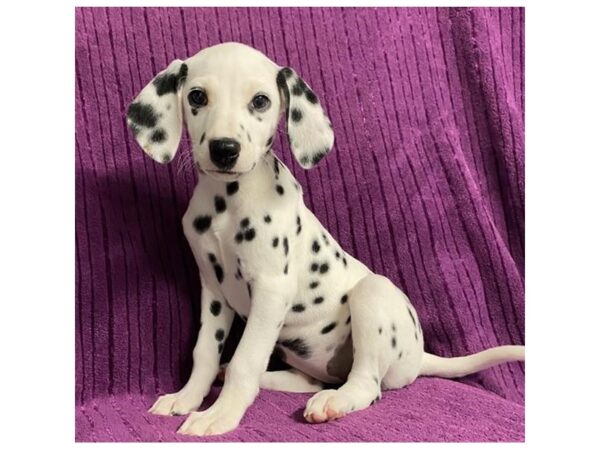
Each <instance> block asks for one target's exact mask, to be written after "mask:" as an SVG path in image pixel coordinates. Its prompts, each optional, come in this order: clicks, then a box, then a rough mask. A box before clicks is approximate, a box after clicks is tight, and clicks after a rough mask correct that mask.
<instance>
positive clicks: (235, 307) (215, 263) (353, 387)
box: [127, 43, 524, 435]
mask: <svg viewBox="0 0 600 450" xmlns="http://www.w3.org/2000/svg"><path fill="white" fill-rule="evenodd" d="M282 115H285V118H286V121H287V132H288V136H289V142H290V147H291V150H292V152H293V154H294V156H295V158H296V160H297V161H298V162H299V164H300V165H301V166H302V167H303V168H305V169H310V168H312V167H314V166H315V165H317V164H318V163H319V161H321V160H322V159H323V157H324V156H325V155H327V153H329V151H330V150H331V148H332V146H333V139H334V137H333V130H332V126H331V122H330V121H329V119H328V118H327V117H326V115H325V113H324V111H323V108H322V106H321V104H320V102H319V99H318V98H317V96H316V95H315V93H314V92H313V91H312V90H311V88H310V87H309V86H308V84H307V83H306V82H305V81H303V80H302V78H300V77H299V76H298V75H297V74H296V72H295V71H294V70H292V69H290V68H288V67H280V66H278V65H277V64H275V63H274V62H273V61H271V60H270V59H268V58H267V57H266V56H265V55H263V54H262V53H260V52H259V51H257V50H255V49H253V48H250V47H247V46H245V45H242V44H238V43H226V44H221V45H216V46H214V47H210V48H206V49H204V50H202V51H201V52H199V53H198V54H196V55H194V56H192V57H190V58H188V59H187V60H185V61H181V60H175V61H173V62H172V63H171V64H170V65H169V66H168V67H167V68H166V69H165V70H163V71H162V72H160V73H159V74H158V75H157V76H156V77H155V78H154V79H153V80H152V81H151V82H149V83H148V85H147V86H145V87H144V88H143V89H142V91H141V92H140V93H139V95H138V96H137V97H136V98H135V100H134V101H133V103H132V104H131V105H130V106H129V109H128V113H127V121H128V124H129V127H130V128H131V130H132V132H133V134H134V136H135V139H136V141H137V143H138V144H139V145H140V146H141V147H142V149H143V150H144V152H146V153H147V154H148V155H149V156H150V157H151V158H153V159H154V160H156V161H157V162H159V163H168V162H169V161H171V160H172V159H173V157H174V155H175V152H176V150H177V147H178V145H179V141H180V138H181V133H182V128H183V123H184V122H185V124H186V126H187V131H188V133H189V136H190V139H191V142H192V154H193V160H194V163H195V166H196V168H197V171H198V175H199V180H198V184H197V186H196V188H195V190H194V193H193V196H192V199H191V200H190V203H189V207H188V209H187V211H186V213H185V215H184V217H183V230H184V233H185V236H186V238H187V240H188V242H189V245H190V247H191V249H192V252H193V254H194V257H195V260H196V263H197V265H198V268H199V274H200V280H201V284H202V298H201V327H200V331H199V334H198V340H197V343H196V346H195V348H194V351H193V361H194V365H193V370H192V374H191V376H190V378H189V381H188V382H187V383H186V384H185V386H184V387H183V388H182V389H181V390H180V391H178V392H175V393H172V394H167V395H163V396H161V397H160V398H158V400H157V401H156V403H155V404H154V405H153V406H152V407H151V408H150V412H152V413H154V414H162V415H183V414H188V413H189V416H188V417H187V420H185V422H184V423H183V425H182V426H181V427H180V428H179V431H178V432H179V433H183V434H190V435H214V434H221V433H225V432H228V431H230V430H233V429H234V428H236V427H237V425H238V424H239V422H240V420H241V419H242V417H243V416H244V413H245V411H246V410H247V408H248V407H249V406H250V405H251V404H252V402H253V400H254V398H255V397H256V395H257V394H258V392H259V388H261V387H262V388H265V389H276V390H283V391H290V392H315V394H314V396H313V397H312V398H311V399H310V400H309V401H308V404H307V405H306V409H305V411H304V417H305V418H306V420H307V421H308V422H313V423H314V422H326V421H330V420H332V419H338V418H340V417H342V416H344V415H346V414H349V413H351V412H353V411H359V410H362V409H365V408H367V407H368V406H369V405H371V404H372V403H373V402H375V401H376V400H378V399H379V398H380V397H381V391H382V390H385V389H397V388H401V387H403V386H406V385H408V384H409V383H411V382H413V381H414V380H415V379H416V378H417V377H418V376H426V375H429V376H441V377H460V376H463V375H466V374H469V373H472V372H475V371H478V370H482V369H485V368H487V367H490V366H492V365H494V364H498V363H502V362H508V361H521V360H524V347H523V346H501V347H495V348H492V349H488V350H485V351H483V352H481V353H477V354H475V355H471V356H466V357H460V358H441V357H437V356H434V355H431V354H428V353H425V352H424V350H423V332H422V329H421V325H420V323H419V320H418V315H417V312H416V311H415V309H414V307H413V305H412V304H411V303H410V301H409V299H408V298H407V297H406V295H405V294H404V293H403V292H402V291H401V290H400V289H398V288H397V287H396V286H394V285H393V284H392V283H391V282H390V281H389V280H388V279H387V278H385V277H383V276H381V275H377V274H374V273H372V272H371V271H370V270H369V268H368V267H366V266H365V265H364V264H362V263H361V262H360V261H358V260H356V259H355V258H353V257H352V255H350V254H348V253H346V252H345V251H344V250H343V249H342V248H341V247H340V245H339V244H338V243H337V242H336V240H335V239H334V238H333V237H332V236H331V234H329V233H328V232H327V230H326V229H325V228H324V227H323V226H322V225H321V223H320V222H319V220H318V219H317V218H316V217H315V216H314V215H313V213H312V212H311V211H309V210H308V209H307V208H306V206H305V205H304V202H303V200H302V188H301V186H300V185H299V183H298V182H297V181H296V180H295V179H294V177H293V175H292V174H291V173H290V171H289V170H288V168H287V167H286V166H285V165H283V164H282V163H281V161H280V160H279V159H278V158H277V156H275V154H274V153H273V150H272V146H273V142H274V136H275V133H276V129H277V125H278V121H279V120H280V117H281V116H282ZM235 314H239V315H240V316H241V317H242V319H244V320H245V321H246V327H245V330H244V333H243V336H242V338H241V340H240V342H239V344H238V346H237V348H236V351H235V354H234V356H233V358H232V359H231V361H230V363H229V365H228V366H227V368H226V369H225V373H224V384H223V388H222V390H221V393H220V395H219V397H218V399H217V400H216V401H215V403H214V404H213V405H212V406H211V407H209V408H208V409H206V410H205V411H202V412H196V410H197V409H198V408H199V406H200V405H201V403H202V401H203V399H204V397H205V396H206V395H207V393H208V391H209V389H210V387H211V384H212V383H213V381H214V380H215V378H216V376H217V375H218V373H219V369H220V366H219V360H220V355H221V352H222V350H223V345H224V341H225V340H226V339H227V335H228V333H229V330H230V328H231V324H232V321H233V318H234V315H235ZM274 350H276V351H278V352H280V353H281V355H283V357H284V359H285V361H286V363H287V364H288V365H289V366H291V367H292V369H290V370H284V371H276V372H266V368H267V364H268V361H269V357H270V355H271V354H272V352H273V351H274ZM324 383H328V384H337V385H341V386H340V387H339V388H338V389H324V388H323V384H324Z"/></svg>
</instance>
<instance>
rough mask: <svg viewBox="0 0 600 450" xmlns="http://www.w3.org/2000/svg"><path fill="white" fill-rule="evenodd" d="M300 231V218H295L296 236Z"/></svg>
mask: <svg viewBox="0 0 600 450" xmlns="http://www.w3.org/2000/svg"><path fill="white" fill-rule="evenodd" d="M301 231H302V222H301V221H300V216H296V234H300V232H301Z"/></svg>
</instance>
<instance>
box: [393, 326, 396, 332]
mask: <svg viewBox="0 0 600 450" xmlns="http://www.w3.org/2000/svg"><path fill="white" fill-rule="evenodd" d="M392 331H393V332H394V333H395V332H396V325H395V324H392Z"/></svg>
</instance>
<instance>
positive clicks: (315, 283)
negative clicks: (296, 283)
mask: <svg viewBox="0 0 600 450" xmlns="http://www.w3.org/2000/svg"><path fill="white" fill-rule="evenodd" d="M318 286H319V282H318V281H311V282H310V284H309V285H308V287H309V288H311V289H314V288H316V287H318Z"/></svg>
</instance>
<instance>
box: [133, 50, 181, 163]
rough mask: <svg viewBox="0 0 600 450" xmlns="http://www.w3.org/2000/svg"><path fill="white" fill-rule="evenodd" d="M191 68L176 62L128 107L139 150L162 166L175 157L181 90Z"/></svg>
mask: <svg viewBox="0 0 600 450" xmlns="http://www.w3.org/2000/svg"><path fill="white" fill-rule="evenodd" d="M187 71H188V67H187V65H186V64H185V63H184V62H183V61H181V60H180V59H176V60H174V61H173V62H172V63H171V64H169V66H168V67H167V68H166V69H165V70H163V71H162V72H160V73H159V74H158V75H156V76H155V77H154V79H152V81H150V82H149V83H148V84H147V85H146V86H145V87H144V89H142V90H141V92H140V93H139V94H138V96H137V97H136V98H135V99H134V100H133V102H132V103H131V104H130V105H129V109H128V110H127V124H128V125H129V128H130V129H131V131H132V132H133V135H134V136H135V140H136V141H137V143H138V144H139V146H140V147H142V149H143V150H144V152H146V154H147V155H149V156H150V157H151V158H152V159H154V160H155V161H157V162H159V163H168V162H170V161H171V160H172V159H173V157H174V156H175V152H176V151H177V147H178V146H179V140H180V139H181V129H182V127H183V120H182V112H181V95H180V87H181V85H182V83H183V81H184V80H185V77H186V76H187Z"/></svg>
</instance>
